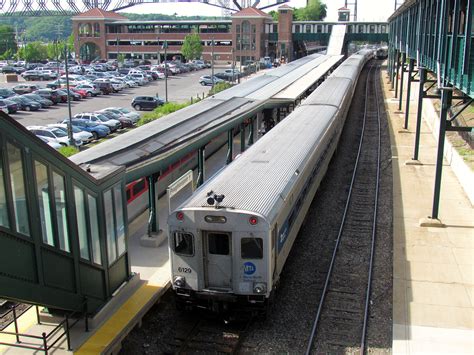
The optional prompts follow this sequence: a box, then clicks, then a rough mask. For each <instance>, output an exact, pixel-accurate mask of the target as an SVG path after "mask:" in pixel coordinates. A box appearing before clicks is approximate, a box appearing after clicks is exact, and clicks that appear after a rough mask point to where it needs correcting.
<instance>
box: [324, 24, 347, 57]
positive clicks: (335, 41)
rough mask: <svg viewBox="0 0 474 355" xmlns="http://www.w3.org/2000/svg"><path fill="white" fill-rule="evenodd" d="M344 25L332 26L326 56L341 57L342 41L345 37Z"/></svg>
mask: <svg viewBox="0 0 474 355" xmlns="http://www.w3.org/2000/svg"><path fill="white" fill-rule="evenodd" d="M346 28H347V26H346V25H335V26H332V32H331V37H329V44H328V49H327V52H326V54H327V55H341V54H342V53H343V50H344V39H345V37H346Z"/></svg>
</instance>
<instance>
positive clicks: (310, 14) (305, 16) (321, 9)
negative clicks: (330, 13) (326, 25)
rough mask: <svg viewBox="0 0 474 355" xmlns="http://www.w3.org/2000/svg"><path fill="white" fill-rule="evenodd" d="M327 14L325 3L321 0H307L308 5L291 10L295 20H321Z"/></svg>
mask: <svg viewBox="0 0 474 355" xmlns="http://www.w3.org/2000/svg"><path fill="white" fill-rule="evenodd" d="M326 15H327V9H326V4H323V3H321V0H309V2H308V5H307V6H306V7H303V8H299V9H295V10H294V11H293V18H294V19H295V20H296V21H322V20H324V18H325V17H326Z"/></svg>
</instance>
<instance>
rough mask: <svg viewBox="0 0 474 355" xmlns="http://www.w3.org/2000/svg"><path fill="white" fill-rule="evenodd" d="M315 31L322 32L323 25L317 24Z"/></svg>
mask: <svg viewBox="0 0 474 355" xmlns="http://www.w3.org/2000/svg"><path fill="white" fill-rule="evenodd" d="M316 32H318V33H322V32H323V26H322V25H317V26H316Z"/></svg>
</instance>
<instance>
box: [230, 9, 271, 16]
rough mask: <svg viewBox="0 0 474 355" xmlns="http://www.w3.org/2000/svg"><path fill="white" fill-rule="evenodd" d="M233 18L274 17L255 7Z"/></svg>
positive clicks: (244, 10) (243, 10) (236, 14)
mask: <svg viewBox="0 0 474 355" xmlns="http://www.w3.org/2000/svg"><path fill="white" fill-rule="evenodd" d="M232 17H270V18H271V17H272V16H271V15H269V14H267V13H266V12H263V11H262V10H259V9H257V8H255V7H246V8H245V9H242V10H240V11H239V12H236V13H235V14H233V15H232Z"/></svg>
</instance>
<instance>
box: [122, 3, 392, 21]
mask: <svg viewBox="0 0 474 355" xmlns="http://www.w3.org/2000/svg"><path fill="white" fill-rule="evenodd" d="M165 1H170V0H165ZM171 1H172V0H171ZM209 1H210V2H213V3H216V1H217V0H209ZM354 1H355V0H349V1H348V2H349V3H353V2H354ZM230 2H231V3H232V0H230ZM273 2H275V1H271V0H261V2H260V4H261V5H267V4H270V3H273ZM322 2H323V3H325V4H326V6H327V10H328V11H327V17H326V19H325V20H326V21H336V20H337V10H338V9H339V8H341V7H343V6H344V5H345V0H322ZM357 2H358V4H357V5H358V6H357V20H358V21H386V20H387V18H388V17H389V16H390V15H391V14H392V13H393V10H394V7H395V0H357ZM398 2H399V3H400V2H401V1H400V0H398ZM239 3H242V0H239ZM287 4H288V5H289V6H291V7H295V8H297V7H304V6H306V0H291V1H290V2H288V3H287ZM277 8H278V7H277V6H275V7H272V8H269V9H267V10H266V11H271V10H276V9H277ZM349 8H350V9H351V10H352V9H353V7H352V6H349ZM124 12H133V13H162V14H168V15H172V14H175V13H176V14H178V15H180V16H191V15H202V16H221V9H220V8H218V7H215V6H210V5H206V4H200V3H192V2H191V3H189V2H188V3H155V4H143V5H137V6H134V7H131V8H128V9H125V10H124ZM351 14H352V12H351Z"/></svg>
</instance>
